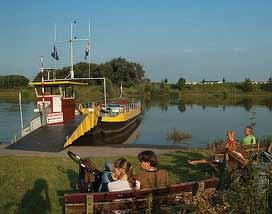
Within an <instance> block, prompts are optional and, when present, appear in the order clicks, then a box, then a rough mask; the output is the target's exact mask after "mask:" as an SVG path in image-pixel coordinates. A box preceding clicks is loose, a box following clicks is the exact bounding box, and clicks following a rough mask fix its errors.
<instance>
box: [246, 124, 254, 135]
mask: <svg viewBox="0 0 272 214" xmlns="http://www.w3.org/2000/svg"><path fill="white" fill-rule="evenodd" d="M246 129H249V131H250V133H251V134H253V127H252V126H246Z"/></svg>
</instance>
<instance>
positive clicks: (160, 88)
mask: <svg viewBox="0 0 272 214" xmlns="http://www.w3.org/2000/svg"><path fill="white" fill-rule="evenodd" d="M69 70H70V67H64V68H62V69H58V70H56V71H54V72H51V78H52V77H53V76H54V77H55V78H61V79H63V78H65V77H67V76H68V74H69ZM74 71H75V74H76V77H80V78H86V77H89V76H90V77H94V78H97V77H105V78H106V79H107V97H108V98H116V97H119V95H120V91H121V88H120V86H121V85H122V91H123V96H125V97H141V98H145V99H153V98H154V97H162V96H166V97H169V98H174V99H179V98H181V100H183V102H186V103H187V101H188V102H189V103H190V102H194V103H196V104H197V103H202V104H205V103H209V100H210V99H212V100H215V102H221V103H230V102H233V100H235V99H241V98H249V99H250V98H251V97H252V98H253V97H254V99H253V102H254V100H256V97H257V99H259V97H270V98H271V97H272V93H271V92H272V79H271V78H269V79H268V80H267V81H265V82H260V83H258V84H255V82H252V81H251V80H250V79H248V78H246V79H245V80H244V81H243V82H227V81H226V80H225V79H224V78H223V81H221V82H216V81H214V82H211V83H210V82H208V81H204V80H203V81H202V82H199V83H197V84H196V83H194V84H193V83H192V84H186V79H185V78H184V77H180V78H179V79H178V80H177V82H176V83H169V82H168V79H167V78H165V79H163V80H161V81H160V82H151V81H150V79H148V78H145V73H146V71H145V70H144V68H143V66H142V65H141V64H139V63H136V62H130V61H128V60H126V59H124V58H121V57H119V58H115V59H112V60H110V61H108V62H105V63H101V64H95V63H91V64H90V65H89V64H88V63H83V62H81V63H78V64H76V65H74ZM45 73H46V72H45ZM45 75H46V76H47V73H46V74H45ZM40 80H41V73H38V74H37V75H36V76H35V78H34V81H40ZM29 81H30V80H28V79H27V78H26V77H24V76H20V75H8V76H0V100H2V101H8V102H11V101H13V102H16V101H17V100H18V99H17V97H18V91H19V90H22V91H23V101H25V102H28V101H30V100H33V99H34V97H35V96H34V92H33V90H31V88H29V87H28V82H29ZM85 81H86V82H88V83H89V86H87V87H84V89H82V88H80V87H79V89H77V95H78V96H77V97H79V98H78V100H77V102H90V101H93V100H97V99H98V100H99V99H103V82H102V80H85ZM85 92H86V93H85ZM203 101H204V102H203ZM234 102H235V101H234Z"/></svg>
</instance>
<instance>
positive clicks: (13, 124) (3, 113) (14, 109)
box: [0, 102, 34, 142]
mask: <svg viewBox="0 0 272 214" xmlns="http://www.w3.org/2000/svg"><path fill="white" fill-rule="evenodd" d="M33 108H34V104H33V103H30V104H22V111H23V123H24V124H27V123H28V122H29V121H30V120H31V119H32V117H33V116H34V112H33ZM20 128H21V123H20V111H19V104H17V103H6V102H0V142H10V141H11V139H12V138H13V137H14V136H15V135H16V134H17V133H18V131H19V130H20Z"/></svg>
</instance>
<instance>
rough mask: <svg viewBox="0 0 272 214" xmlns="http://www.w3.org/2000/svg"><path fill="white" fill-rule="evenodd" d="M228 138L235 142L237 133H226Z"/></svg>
mask: <svg viewBox="0 0 272 214" xmlns="http://www.w3.org/2000/svg"><path fill="white" fill-rule="evenodd" d="M226 136H227V139H228V140H230V141H234V140H235V132H234V131H232V130H228V131H226Z"/></svg>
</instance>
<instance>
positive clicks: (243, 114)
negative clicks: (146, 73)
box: [0, 102, 272, 146]
mask: <svg viewBox="0 0 272 214" xmlns="http://www.w3.org/2000/svg"><path fill="white" fill-rule="evenodd" d="M22 107H23V119H24V122H25V123H26V122H27V121H29V120H30V119H31V118H32V117H33V115H34V113H33V107H34V104H33V103H31V104H23V106H22ZM271 121H272V111H271V110H269V108H267V107H265V106H253V107H252V108H251V109H250V110H248V109H246V108H244V107H243V106H224V107H223V106H218V107H209V106H206V107H203V106H200V105H183V106H182V107H181V106H178V105H166V106H163V107H158V106H156V105H153V106H152V105H151V107H150V108H148V109H146V110H145V113H144V117H143V120H142V123H141V125H140V127H139V128H138V130H137V131H139V138H138V139H137V140H136V141H135V142H134V143H135V144H148V145H171V142H169V141H167V139H166V137H167V133H168V132H169V131H171V130H172V129H174V128H176V129H178V130H181V131H186V132H190V133H191V134H192V139H190V140H189V142H190V144H189V145H190V146H206V145H207V144H208V143H209V142H211V141H213V140H215V139H222V138H224V136H225V131H226V130H227V129H233V130H235V131H236V132H237V135H238V138H241V137H242V136H243V128H244V127H245V126H247V125H250V124H252V123H253V124H256V125H255V133H256V136H264V135H271V134H272V126H271ZM19 129H20V114H19V106H18V104H14V103H4V102H2V103H0V141H1V142H8V141H10V140H11V138H12V137H13V136H14V135H15V133H16V132H18V130H19Z"/></svg>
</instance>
